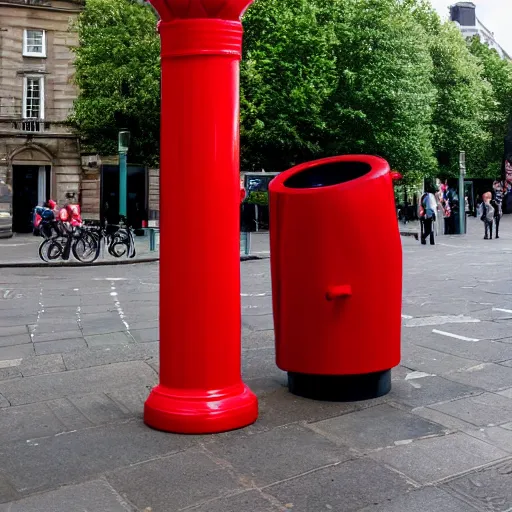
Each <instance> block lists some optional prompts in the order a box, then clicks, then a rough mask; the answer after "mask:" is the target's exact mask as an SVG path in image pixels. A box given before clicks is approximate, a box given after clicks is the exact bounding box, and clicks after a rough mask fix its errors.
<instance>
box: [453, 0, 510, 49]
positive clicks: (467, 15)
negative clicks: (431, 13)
mask: <svg viewBox="0 0 512 512" xmlns="http://www.w3.org/2000/svg"><path fill="white" fill-rule="evenodd" d="M476 9H477V8H476V5H475V4H474V3H473V2H457V3H456V4H455V5H452V6H451V7H450V19H451V20H452V21H453V22H455V23H456V24H457V26H458V27H459V29H460V31H461V32H462V34H463V35H464V36H465V37H468V38H469V37H473V36H478V37H479V38H480V41H482V43H485V44H487V45H489V46H490V47H491V48H494V49H495V50H496V51H497V52H498V54H499V55H500V56H501V58H502V59H510V56H509V55H508V54H507V52H506V51H505V50H504V49H503V48H502V47H501V45H500V44H499V43H498V42H497V41H496V38H495V37H494V33H493V32H491V31H490V30H489V29H488V28H487V27H486V26H485V25H484V24H483V23H482V22H481V21H480V20H479V19H478V16H477V12H476Z"/></svg>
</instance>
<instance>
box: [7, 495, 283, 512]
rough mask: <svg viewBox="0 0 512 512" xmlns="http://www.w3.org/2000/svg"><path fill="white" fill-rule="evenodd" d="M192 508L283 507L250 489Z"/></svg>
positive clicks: (206, 511) (221, 511) (270, 510)
mask: <svg viewBox="0 0 512 512" xmlns="http://www.w3.org/2000/svg"><path fill="white" fill-rule="evenodd" d="M189 510H190V509H189ZM192 510H194V511H197V512H282V511H283V510H284V509H283V507H280V506H278V505H275V504H273V503H272V502H271V500H269V499H267V498H266V497H265V495H264V494H263V493H262V492H261V491H258V490H252V491H246V492H243V493H241V494H236V495H234V496H230V497H228V498H220V499H217V500H213V501H208V502H207V503H205V504H204V505H200V506H199V507H194V508H193V509H192ZM0 512H1V511H0Z"/></svg>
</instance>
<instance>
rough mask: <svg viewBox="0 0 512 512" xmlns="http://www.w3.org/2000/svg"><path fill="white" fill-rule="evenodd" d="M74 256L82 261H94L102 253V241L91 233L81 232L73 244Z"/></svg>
mask: <svg viewBox="0 0 512 512" xmlns="http://www.w3.org/2000/svg"><path fill="white" fill-rule="evenodd" d="M71 250H72V251H73V256H74V257H75V259H77V260H78V261H80V262H81V263H92V262H94V261H96V260H97V259H98V256H99V255H100V243H99V241H98V240H97V239H96V238H95V237H94V236H93V235H91V234H90V233H86V232H83V233H81V234H80V235H79V236H78V237H77V238H76V239H75V240H74V242H73V245H72V246H71Z"/></svg>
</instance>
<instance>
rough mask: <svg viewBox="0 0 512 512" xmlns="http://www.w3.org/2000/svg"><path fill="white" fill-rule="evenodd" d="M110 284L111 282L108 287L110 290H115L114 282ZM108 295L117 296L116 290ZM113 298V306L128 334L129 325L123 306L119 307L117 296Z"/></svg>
mask: <svg viewBox="0 0 512 512" xmlns="http://www.w3.org/2000/svg"><path fill="white" fill-rule="evenodd" d="M110 284H111V286H110V289H111V290H115V289H116V287H115V286H114V283H113V282H112V283H110ZM110 295H111V296H112V297H117V292H111V293H110ZM114 300H115V302H114V306H115V307H116V309H117V314H118V315H119V318H120V319H121V322H123V325H124V326H125V328H126V332H127V333H128V334H129V333H130V326H129V325H128V322H127V321H126V320H125V318H126V316H125V314H124V311H123V308H121V302H119V299H118V298H115V299H114Z"/></svg>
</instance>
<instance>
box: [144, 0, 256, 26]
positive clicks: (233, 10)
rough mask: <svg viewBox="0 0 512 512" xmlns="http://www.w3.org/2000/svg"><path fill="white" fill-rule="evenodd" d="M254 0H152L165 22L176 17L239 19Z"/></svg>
mask: <svg viewBox="0 0 512 512" xmlns="http://www.w3.org/2000/svg"><path fill="white" fill-rule="evenodd" d="M252 1H253V0H227V1H226V0H151V3H152V4H153V6H154V8H155V9H156V10H157V11H158V14H160V17H161V19H162V21H163V22H164V23H167V22H169V21H172V20H175V19H191V18H196V19H197V18H217V19H221V20H227V21H238V20H240V18H241V16H242V14H243V13H244V12H245V10H246V9H247V7H249V5H250V4H251V2H252Z"/></svg>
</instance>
